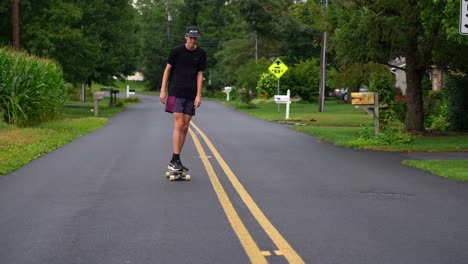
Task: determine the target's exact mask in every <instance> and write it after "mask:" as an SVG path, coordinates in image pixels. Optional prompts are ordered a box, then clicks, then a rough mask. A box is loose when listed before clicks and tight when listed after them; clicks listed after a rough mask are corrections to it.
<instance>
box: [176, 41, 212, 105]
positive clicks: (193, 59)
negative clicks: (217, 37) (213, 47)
mask: <svg viewBox="0 0 468 264" xmlns="http://www.w3.org/2000/svg"><path fill="white" fill-rule="evenodd" d="M167 63H169V64H170V65H171V66H172V68H171V74H170V76H169V96H176V97H181V98H187V99H195V97H196V96H197V75H198V72H199V71H204V70H205V68H206V52H205V51H204V50H203V49H201V48H199V47H197V48H196V49H195V50H193V51H192V50H188V49H187V48H186V47H185V45H180V46H177V47H175V48H174V49H172V50H171V52H170V53H169V58H168V59H167Z"/></svg>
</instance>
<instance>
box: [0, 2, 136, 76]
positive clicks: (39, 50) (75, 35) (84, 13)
mask: <svg viewBox="0 0 468 264" xmlns="http://www.w3.org/2000/svg"><path fill="white" fill-rule="evenodd" d="M9 4H11V3H9ZM19 8H20V14H21V15H20V25H21V34H20V35H21V39H22V41H21V47H22V48H24V49H25V50H27V51H28V52H30V53H33V54H36V55H39V56H43V57H49V58H53V59H55V60H57V61H58V62H59V63H60V64H61V66H62V68H63V72H64V77H65V79H66V80H67V81H68V82H72V83H81V82H92V81H99V82H103V83H108V82H111V81H112V77H113V76H123V75H126V74H130V73H132V72H133V71H134V70H135V69H136V65H137V51H138V46H137V44H138V43H139V42H138V41H137V39H136V34H135V23H134V17H135V15H136V13H135V11H134V9H133V7H132V5H131V1H129V0H96V1H91V0H68V1H65V0H53V1H50V0H34V1H33V0H22V1H20V2H19ZM10 10H11V9H10V8H9V7H8V6H5V4H4V3H2V4H0V14H3V13H8V12H10V13H11V11H10ZM2 22H3V20H2V21H1V22H0V29H8V27H9V26H11V24H9V23H11V22H8V23H2ZM6 24H9V25H7V26H5V25H6ZM9 32H10V33H11V31H9ZM7 35H9V36H7ZM0 43H2V44H4V45H5V44H6V45H8V44H9V43H11V35H10V34H9V33H8V34H5V35H4V34H3V33H2V34H1V35H0Z"/></svg>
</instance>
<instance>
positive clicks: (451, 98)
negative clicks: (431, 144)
mask: <svg viewBox="0 0 468 264" xmlns="http://www.w3.org/2000/svg"><path fill="white" fill-rule="evenodd" d="M447 79H448V81H447V83H446V85H445V89H447V105H448V113H447V120H448V122H449V124H450V125H449V130H451V131H460V132H468V114H467V113H468V103H467V102H468V76H448V78H447Z"/></svg>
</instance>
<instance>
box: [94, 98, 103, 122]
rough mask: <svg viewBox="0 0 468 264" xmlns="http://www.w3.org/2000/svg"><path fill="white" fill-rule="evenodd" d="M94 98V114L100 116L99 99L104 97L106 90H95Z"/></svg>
mask: <svg viewBox="0 0 468 264" xmlns="http://www.w3.org/2000/svg"><path fill="white" fill-rule="evenodd" d="M93 99H94V115H95V116H99V101H100V100H102V99H104V92H95V93H94V94H93Z"/></svg>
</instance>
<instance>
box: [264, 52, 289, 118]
mask: <svg viewBox="0 0 468 264" xmlns="http://www.w3.org/2000/svg"><path fill="white" fill-rule="evenodd" d="M288 69H289V68H288V66H287V65H286V64H284V62H282V61H281V60H280V59H276V60H275V61H274V62H273V63H272V64H271V65H270V67H268V70H269V71H270V72H271V73H272V74H273V75H275V77H276V78H277V79H278V94H279V93H280V78H281V76H283V74H285V73H286V72H287V71H288ZM279 111H280V108H279V105H278V113H279Z"/></svg>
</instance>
